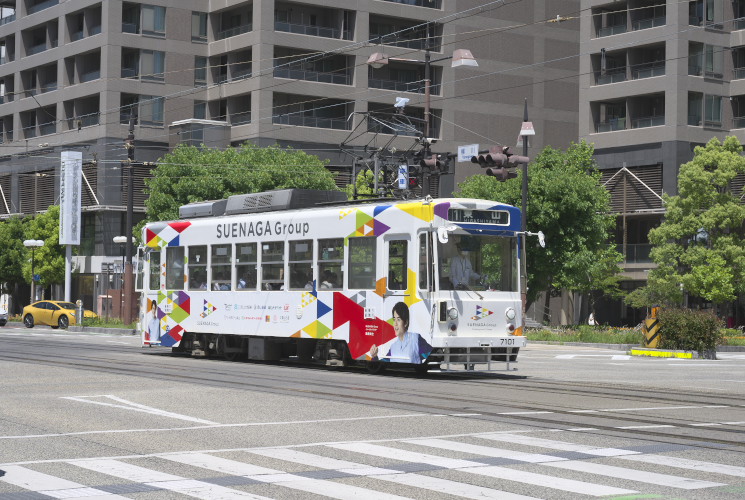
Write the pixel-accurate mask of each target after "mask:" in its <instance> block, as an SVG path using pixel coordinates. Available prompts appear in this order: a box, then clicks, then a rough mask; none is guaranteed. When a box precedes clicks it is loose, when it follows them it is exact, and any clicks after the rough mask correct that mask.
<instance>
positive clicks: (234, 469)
mask: <svg viewBox="0 0 745 500" xmlns="http://www.w3.org/2000/svg"><path fill="white" fill-rule="evenodd" d="M163 458H166V459H169V460H175V461H177V462H180V463H185V464H188V465H191V466H193V467H201V468H203V469H208V470H211V471H216V472H221V473H223V474H231V475H234V476H243V477H247V478H249V479H253V480H256V481H261V482H264V483H271V484H278V485H280V486H284V487H287V488H292V489H296V490H301V491H305V492H308V493H315V494H318V495H325V496H328V497H332V498H339V499H342V500H344V499H347V498H355V499H357V498H359V499H370V500H376V499H389V500H400V499H402V498H405V497H401V496H398V495H389V494H385V493H381V492H378V491H372V490H368V489H365V488H360V487H358V486H352V485H349V484H344V483H337V482H334V481H324V480H320V479H309V478H306V477H303V476H298V475H295V474H288V473H285V472H282V471H278V470H273V469H267V468H266V467H259V466H256V465H252V464H249V463H246V462H239V461H237V460H230V459H227V458H222V457H216V456H213V455H207V454H204V453H184V454H181V455H166V456H164V457H163Z"/></svg>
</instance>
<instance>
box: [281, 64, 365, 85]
mask: <svg viewBox="0 0 745 500" xmlns="http://www.w3.org/2000/svg"><path fill="white" fill-rule="evenodd" d="M274 77H275V78H291V79H293V80H304V81H307V82H319V83H335V84H338V85H351V84H352V77H351V75H348V74H344V73H332V72H323V71H310V70H302V69H290V68H275V69H274Z"/></svg>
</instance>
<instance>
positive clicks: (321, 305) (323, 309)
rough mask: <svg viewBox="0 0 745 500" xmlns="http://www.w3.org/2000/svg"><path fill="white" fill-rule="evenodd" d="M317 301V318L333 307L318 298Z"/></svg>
mask: <svg viewBox="0 0 745 500" xmlns="http://www.w3.org/2000/svg"><path fill="white" fill-rule="evenodd" d="M316 302H317V303H318V312H317V313H316V314H317V316H316V318H320V317H321V316H323V315H324V314H326V313H327V312H329V311H331V308H330V307H329V306H327V305H326V304H324V303H323V302H321V301H320V300H317V301H316Z"/></svg>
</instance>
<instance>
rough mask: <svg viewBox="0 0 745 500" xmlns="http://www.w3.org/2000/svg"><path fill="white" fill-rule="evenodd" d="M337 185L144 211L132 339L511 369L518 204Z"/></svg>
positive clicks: (380, 362)
mask: <svg viewBox="0 0 745 500" xmlns="http://www.w3.org/2000/svg"><path fill="white" fill-rule="evenodd" d="M339 194H340V193H336V192H333V193H332V192H325V191H310V190H281V191H271V192H267V193H256V194H250V195H237V196H232V197H230V198H229V199H228V200H219V201H215V202H204V203H200V204H191V205H186V206H184V207H181V210H180V214H179V216H180V217H182V218H183V220H179V221H174V222H154V223H150V224H147V225H146V226H145V228H144V230H143V241H144V242H145V246H144V247H142V248H140V249H139V251H140V252H141V254H142V255H141V256H140V259H139V262H141V263H142V266H141V268H140V269H139V270H138V271H139V274H138V279H137V288H138V291H141V292H142V295H141V296H142V304H141V308H140V310H141V311H142V316H141V318H140V327H141V330H142V341H143V345H146V346H153V345H160V346H165V347H171V348H172V349H173V350H174V352H186V353H190V354H191V355H193V356H212V355H214V356H224V357H226V358H228V359H238V358H240V359H246V358H248V359H251V360H282V359H295V360H299V361H302V362H317V363H321V364H325V365H330V366H347V365H354V364H361V365H367V366H368V368H370V369H371V370H373V371H374V370H378V369H381V368H384V367H385V366H389V363H401V364H402V365H399V366H412V367H414V368H416V369H417V370H418V371H426V370H427V369H428V368H439V369H442V370H456V369H457V370H462V369H463V368H464V366H465V368H466V369H467V370H479V371H482V370H489V371H491V370H498V369H507V370H510V369H514V368H513V367H511V364H512V363H514V362H515V361H516V360H517V354H518V351H519V350H520V347H523V346H525V344H526V341H525V337H524V336H523V335H522V334H523V329H522V323H523V318H522V308H521V303H522V302H521V286H522V285H521V283H522V279H521V274H522V275H523V276H524V273H521V265H522V264H521V259H520V255H521V253H520V249H521V248H522V246H521V245H522V244H521V242H520V236H521V233H520V211H519V210H518V209H517V208H515V207H512V206H508V205H503V204H498V203H495V202H492V201H486V200H473V199H455V198H453V199H431V198H427V199H424V200H417V201H410V200H409V201H394V200H390V201H388V200H386V201H385V202H370V203H365V204H350V203H347V202H344V203H343V204H342V203H341V202H336V203H334V202H333V201H334V200H333V199H334V198H338V195H339ZM333 195H337V196H333ZM316 198H320V199H321V200H324V201H325V203H321V204H320V205H319V204H318V203H317V202H316V201H315V199H316Z"/></svg>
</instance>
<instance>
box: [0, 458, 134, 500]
mask: <svg viewBox="0 0 745 500" xmlns="http://www.w3.org/2000/svg"><path fill="white" fill-rule="evenodd" d="M3 472H4V473H5V474H4V475H2V476H0V481H2V482H5V483H8V484H12V485H13V486H18V487H20V488H24V489H26V490H29V491H35V492H37V493H41V494H43V495H48V496H50V497H52V498H88V499H92V498H106V499H107V500H126V499H127V497H123V496H120V495H114V494H112V493H108V492H106V491H103V490H98V489H96V488H89V487H87V486H85V485H82V484H79V483H76V482H73V481H68V480H67V479H62V478H59V477H54V476H50V475H48V474H44V473H42V472H37V471H35V470H31V469H27V468H25V467H19V466H17V465H9V466H3Z"/></svg>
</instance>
